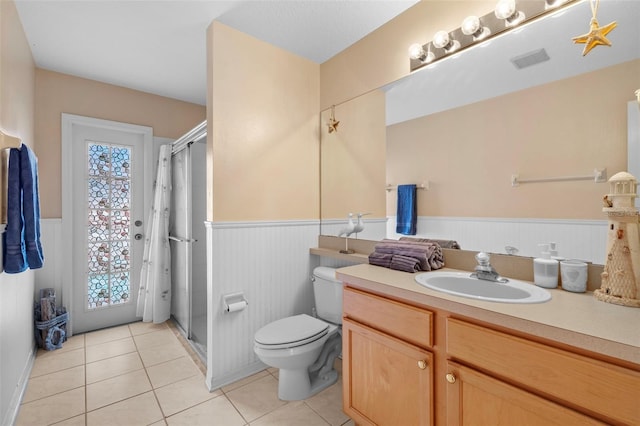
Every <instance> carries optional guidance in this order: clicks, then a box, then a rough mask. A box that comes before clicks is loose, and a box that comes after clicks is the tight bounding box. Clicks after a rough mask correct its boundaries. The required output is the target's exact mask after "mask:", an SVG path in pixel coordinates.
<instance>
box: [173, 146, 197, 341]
mask: <svg viewBox="0 0 640 426" xmlns="http://www.w3.org/2000/svg"><path fill="white" fill-rule="evenodd" d="M190 157H191V152H190V149H189V148H188V147H187V148H185V149H183V150H182V151H180V152H177V153H175V154H173V156H172V158H171V163H172V164H171V166H172V176H171V185H172V191H171V215H170V216H171V221H170V224H169V235H170V237H169V238H170V241H171V296H172V297H171V314H172V315H173V318H174V319H175V321H176V322H177V323H178V325H179V326H180V327H181V328H182V330H183V331H184V333H185V334H186V336H187V338H189V339H190V338H191V269H192V266H191V218H190V209H191V185H190V180H191V170H190Z"/></svg>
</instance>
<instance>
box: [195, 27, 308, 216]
mask: <svg viewBox="0 0 640 426" xmlns="http://www.w3.org/2000/svg"><path fill="white" fill-rule="evenodd" d="M207 39H208V55H209V70H208V73H209V76H208V78H209V85H208V87H209V89H208V91H209V93H208V100H207V119H208V123H209V125H208V130H209V133H208V134H209V137H208V140H207V144H208V156H209V157H210V158H209V161H208V168H209V170H208V182H209V184H210V185H212V188H210V189H208V193H209V200H208V203H207V219H208V220H213V221H245V220H247V221H252V220H295V219H318V217H319V208H318V205H319V192H318V188H319V178H318V175H319V169H318V163H319V157H318V156H319V148H318V141H319V130H318V104H319V85H320V80H319V66H318V65H317V64H315V63H313V62H311V61H308V60H306V59H303V58H301V57H298V56H295V55H293V54H291V53H289V52H285V51H284V50H281V49H279V48H276V47H274V46H272V45H269V44H267V43H265V42H262V41H260V40H257V39H255V38H253V37H250V36H248V35H246V34H243V33H241V32H239V31H236V30H234V29H232V28H230V27H227V26H225V25H223V24H220V23H219V22H213V23H212V24H211V26H210V27H209V30H208V35H207Z"/></svg>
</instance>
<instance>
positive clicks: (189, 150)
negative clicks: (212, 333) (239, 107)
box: [169, 121, 207, 362]
mask: <svg viewBox="0 0 640 426" xmlns="http://www.w3.org/2000/svg"><path fill="white" fill-rule="evenodd" d="M206 128H207V123H206V121H204V122H202V123H200V124H199V125H198V126H196V127H195V128H194V129H193V130H191V131H190V132H188V133H187V134H185V135H184V136H183V137H181V138H180V139H178V140H177V141H175V142H173V144H172V159H171V160H172V161H171V163H172V188H173V190H172V195H171V219H170V224H169V235H170V236H169V239H170V241H171V282H172V285H171V294H172V299H171V315H172V316H173V319H174V320H175V322H176V323H177V324H178V326H179V327H180V328H181V329H182V332H183V333H184V335H185V337H187V338H188V339H189V341H190V343H191V345H192V346H193V347H194V349H195V350H196V351H197V352H198V353H199V355H200V357H201V359H202V360H203V361H205V362H206V352H207V281H206V278H207V260H206V234H205V227H204V222H205V219H206V205H205V201H206V179H205V177H206V135H207V133H206Z"/></svg>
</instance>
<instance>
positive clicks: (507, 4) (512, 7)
mask: <svg viewBox="0 0 640 426" xmlns="http://www.w3.org/2000/svg"><path fill="white" fill-rule="evenodd" d="M494 12H495V14H496V18H498V19H508V18H510V17H511V16H512V15H513V14H514V13H515V12H516V1H515V0H500V1H499V2H498V4H497V5H496V9H495V11H494Z"/></svg>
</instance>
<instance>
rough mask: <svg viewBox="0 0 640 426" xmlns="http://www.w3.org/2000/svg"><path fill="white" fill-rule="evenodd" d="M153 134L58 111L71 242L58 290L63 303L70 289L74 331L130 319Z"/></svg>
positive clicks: (65, 229) (65, 226)
mask: <svg viewBox="0 0 640 426" xmlns="http://www.w3.org/2000/svg"><path fill="white" fill-rule="evenodd" d="M65 121H66V123H65ZM151 136H152V129H151V128H149V127H143V126H135V125H130V124H124V123H117V122H110V121H106V120H98V119H89V118H85V117H78V116H70V115H67V114H63V160H66V165H65V164H64V163H65V161H63V193H64V194H63V195H65V196H64V197H63V198H64V199H63V232H64V235H68V236H69V237H70V238H69V241H68V243H70V244H71V247H70V250H69V251H67V253H69V254H70V255H71V256H69V257H70V260H69V261H68V262H67V265H68V266H69V268H68V270H65V272H66V273H65V280H66V281H65V283H64V285H65V287H64V288H63V292H64V300H65V301H68V300H69V299H68V295H69V293H71V309H70V311H71V324H72V332H73V333H79V332H84V331H90V330H96V329H100V328H104V327H110V326H114V325H119V324H126V323H130V322H133V321H135V320H136V315H135V311H136V300H137V296H138V284H139V279H140V269H141V264H142V253H143V250H144V236H143V231H144V229H145V223H144V220H145V219H146V210H147V208H146V206H145V204H146V203H145V200H146V199H148V195H147V194H146V193H145V192H146V191H145V188H146V186H145V175H146V174H147V173H146V170H147V169H148V164H146V162H145V151H146V150H149V149H150V148H151ZM147 157H149V155H147ZM69 160H71V161H69ZM66 303H67V305H68V304H69V302H66Z"/></svg>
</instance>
